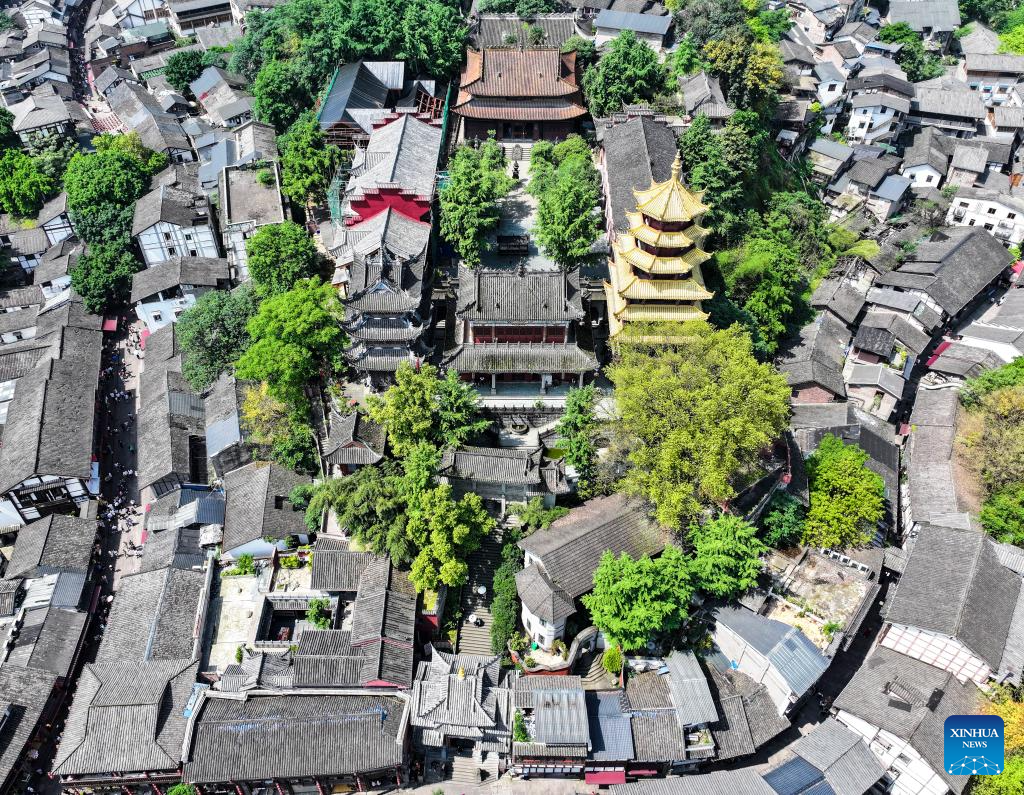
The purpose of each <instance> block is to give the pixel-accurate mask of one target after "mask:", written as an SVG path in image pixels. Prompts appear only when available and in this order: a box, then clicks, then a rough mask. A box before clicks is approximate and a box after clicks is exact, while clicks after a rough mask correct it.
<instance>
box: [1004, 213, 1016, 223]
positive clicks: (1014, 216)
mask: <svg viewBox="0 0 1024 795" xmlns="http://www.w3.org/2000/svg"><path fill="white" fill-rule="evenodd" d="M1006 217H1007V218H1008V219H1009V220H1011V221H1012V220H1013V219H1014V218H1016V217H1017V213H1007V214H1006Z"/></svg>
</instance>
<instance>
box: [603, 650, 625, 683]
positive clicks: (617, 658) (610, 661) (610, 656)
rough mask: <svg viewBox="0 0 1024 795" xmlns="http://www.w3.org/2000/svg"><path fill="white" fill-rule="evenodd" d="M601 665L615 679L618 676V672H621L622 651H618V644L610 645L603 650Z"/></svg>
mask: <svg viewBox="0 0 1024 795" xmlns="http://www.w3.org/2000/svg"><path fill="white" fill-rule="evenodd" d="M601 665H603V666H604V669H605V670H606V671H607V672H608V673H610V674H611V675H612V676H614V677H615V678H616V679H618V678H619V674H621V673H622V652H621V651H619V647H618V646H611V647H610V648H607V649H605V650H604V655H603V656H602V657H601Z"/></svg>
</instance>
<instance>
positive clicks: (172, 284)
mask: <svg viewBox="0 0 1024 795" xmlns="http://www.w3.org/2000/svg"><path fill="white" fill-rule="evenodd" d="M228 282H229V279H228V261H227V260H226V259H214V258H208V257H173V258H171V259H169V260H166V261H164V262H161V263H159V264H158V265H154V266H153V267H151V268H143V269H142V270H141V271H139V272H138V273H136V274H135V275H134V276H133V277H132V293H131V302H132V303H133V304H134V305H135V313H136V314H137V315H138V317H139V320H141V321H142V322H143V323H145V324H146V328H147V329H149V333H150V334H152V333H153V332H154V331H156V330H157V329H160V328H163V327H164V326H166V325H167V324H168V323H173V322H175V321H176V320H177V319H178V318H179V317H180V316H181V313H182V312H184V311H185V310H186V309H188V308H189V307H191V306H193V305H194V304H195V302H196V299H197V298H199V296H201V295H202V294H203V293H205V292H208V291H209V290H217V289H220V290H223V289H225V288H226V287H227V286H228Z"/></svg>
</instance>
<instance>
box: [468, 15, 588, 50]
mask: <svg viewBox="0 0 1024 795" xmlns="http://www.w3.org/2000/svg"><path fill="white" fill-rule="evenodd" d="M527 23H529V25H530V27H531V28H537V29H539V30H540V31H542V33H543V43H544V45H545V46H547V47H561V46H562V45H563V44H564V43H565V42H566V40H567V39H569V38H570V37H572V36H573V35H574V34H575V33H576V25H575V21H574V16H573V15H572V14H537V15H535V16H531V17H530V18H529V19H523V18H522V17H520V16H519V15H518V14H479V15H478V16H477V23H476V27H475V30H471V31H470V35H471V36H472V38H473V42H474V44H475V45H476V47H477V49H483V48H485V47H486V48H491V47H509V46H533V41H532V40H528V39H527V36H526V32H525V31H524V27H525V26H526V24H527Z"/></svg>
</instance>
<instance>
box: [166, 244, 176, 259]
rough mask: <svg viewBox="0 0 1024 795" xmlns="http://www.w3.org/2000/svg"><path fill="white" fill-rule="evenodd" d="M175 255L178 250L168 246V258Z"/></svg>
mask: <svg viewBox="0 0 1024 795" xmlns="http://www.w3.org/2000/svg"><path fill="white" fill-rule="evenodd" d="M177 253H178V249H176V248H175V247H174V246H168V248H167V254H168V256H171V257H173V256H174V255H175V254H177Z"/></svg>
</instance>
